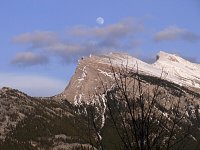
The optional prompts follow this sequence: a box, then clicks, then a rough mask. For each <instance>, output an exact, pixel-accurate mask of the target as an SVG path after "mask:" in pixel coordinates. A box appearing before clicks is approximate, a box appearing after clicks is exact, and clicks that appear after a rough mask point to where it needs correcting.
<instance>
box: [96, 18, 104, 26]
mask: <svg viewBox="0 0 200 150" xmlns="http://www.w3.org/2000/svg"><path fill="white" fill-rule="evenodd" d="M96 22H97V24H100V25H102V24H104V19H103V18H102V17H98V18H97V19H96Z"/></svg>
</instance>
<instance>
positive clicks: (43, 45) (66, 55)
mask: <svg viewBox="0 0 200 150" xmlns="http://www.w3.org/2000/svg"><path fill="white" fill-rule="evenodd" d="M140 32H143V24H142V23H139V22H138V21H135V20H134V19H132V18H128V19H125V20H122V21H121V22H118V23H115V24H111V25H107V26H102V27H91V28H87V27H83V26H79V27H74V28H69V29H68V30H67V35H65V36H62V38H61V36H60V38H57V34H56V33H53V32H47V31H45V32H44V31H40V32H39V31H37V32H32V33H25V34H22V35H19V36H16V37H14V39H13V41H14V42H16V43H19V44H28V45H29V46H30V47H27V49H31V52H34V53H39V54H40V53H43V54H45V56H46V57H50V56H53V57H58V58H61V60H62V61H63V62H66V63H71V62H74V61H75V60H77V59H78V58H79V57H80V56H85V55H89V54H90V53H92V54H94V53H98V54H99V53H102V52H105V51H113V50H114V49H123V48H125V47H126V48H130V49H132V48H135V45H136V44H137V43H136V44H134V42H132V41H134V36H135V34H136V33H140ZM66 39H67V40H66ZM130 41H131V42H130ZM137 45H138V44H137ZM32 55H33V54H32ZM40 58H41V59H40ZM44 58H45V57H44V56H43V57H39V55H37V58H36V57H35V56H34V58H33V56H31V57H30V55H29V54H28V55H27V53H22V54H17V55H16V57H15V58H14V60H13V61H12V62H14V64H20V63H21V64H23V65H24V66H25V65H27V66H30V65H38V64H45V63H47V62H48V61H45V59H44ZM46 60H47V59H46Z"/></svg>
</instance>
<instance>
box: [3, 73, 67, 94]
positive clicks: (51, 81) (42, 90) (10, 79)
mask: <svg viewBox="0 0 200 150" xmlns="http://www.w3.org/2000/svg"><path fill="white" fill-rule="evenodd" d="M65 86H66V82H65V81H62V80H59V79H56V78H51V77H48V76H39V75H22V74H16V73H0V87H11V88H15V89H18V90H21V91H23V92H25V93H27V94H29V95H31V96H53V95H55V94H58V93H61V92H62V91H63V90H64V88H65Z"/></svg>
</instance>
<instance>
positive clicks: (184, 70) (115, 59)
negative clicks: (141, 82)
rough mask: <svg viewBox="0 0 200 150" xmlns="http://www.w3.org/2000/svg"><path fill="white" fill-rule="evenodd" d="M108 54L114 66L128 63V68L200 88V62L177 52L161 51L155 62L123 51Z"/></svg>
mask: <svg viewBox="0 0 200 150" xmlns="http://www.w3.org/2000/svg"><path fill="white" fill-rule="evenodd" d="M107 56H108V57H109V58H110V61H111V63H112V64H113V65H114V66H119V67H120V66H121V65H123V66H126V65H127V66H128V68H130V69H134V70H137V69H138V71H139V72H140V73H143V74H146V75H151V76H156V77H161V78H162V79H166V80H168V81H171V82H174V83H176V84H179V85H182V86H189V87H195V88H200V64H195V63H191V62H189V61H187V60H185V59H183V58H181V57H179V56H178V55H176V54H169V53H165V52H163V51H160V52H159V53H158V55H157V61H156V62H155V63H154V64H148V63H145V62H143V61H141V60H139V59H136V58H134V57H132V56H130V55H127V54H122V53H111V54H109V55H107ZM108 63H110V62H108Z"/></svg>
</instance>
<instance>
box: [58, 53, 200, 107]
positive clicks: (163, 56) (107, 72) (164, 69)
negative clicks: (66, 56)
mask: <svg viewBox="0 0 200 150" xmlns="http://www.w3.org/2000/svg"><path fill="white" fill-rule="evenodd" d="M111 66H112V67H113V68H122V67H124V68H128V69H129V70H132V71H137V72H138V73H140V74H144V75H149V76H154V77H158V78H162V79H164V80H167V81H169V82H173V83H175V84H178V85H180V86H184V87H187V88H196V90H198V89H200V64H195V63H192V62H189V61H187V60H185V59H183V58H181V57H180V56H178V55H176V54H169V53H165V52H163V51H160V52H159V53H158V55H157V56H156V61H155V63H153V64H148V63H146V62H143V61H141V60H139V59H137V58H135V57H132V56H130V55H128V54H125V53H110V54H107V55H94V56H93V55H90V56H89V57H86V58H82V59H81V60H80V61H79V63H78V66H77V69H76V71H75V74H74V75H73V77H72V79H71V81H70V83H69V85H68V86H67V87H66V89H65V91H64V92H63V93H62V96H63V97H65V98H67V99H68V100H69V101H71V102H72V103H74V104H78V103H81V101H85V102H86V103H88V102H91V101H92V100H93V99H92V98H91V97H90V98H89V95H93V94H94V93H96V92H97V91H101V87H102V83H104V84H107V86H112V79H113V72H112V69H111Z"/></svg>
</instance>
